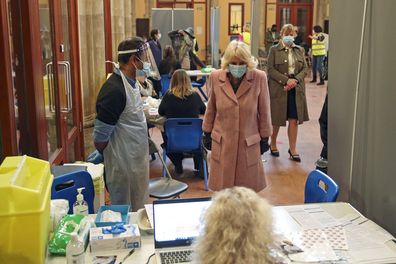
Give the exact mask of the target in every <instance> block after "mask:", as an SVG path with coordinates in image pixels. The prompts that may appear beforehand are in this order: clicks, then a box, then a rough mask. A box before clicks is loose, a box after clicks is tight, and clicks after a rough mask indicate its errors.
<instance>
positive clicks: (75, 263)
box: [66, 232, 85, 264]
mask: <svg viewBox="0 0 396 264" xmlns="http://www.w3.org/2000/svg"><path fill="white" fill-rule="evenodd" d="M66 260H67V264H84V263H85V254H84V244H83V243H82V242H81V241H79V240H78V236H77V233H76V232H73V233H72V234H71V240H70V242H69V244H67V246H66Z"/></svg>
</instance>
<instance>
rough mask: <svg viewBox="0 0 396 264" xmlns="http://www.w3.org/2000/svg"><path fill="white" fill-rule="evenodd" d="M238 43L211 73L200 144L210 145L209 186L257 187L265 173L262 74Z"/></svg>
mask: <svg viewBox="0 0 396 264" xmlns="http://www.w3.org/2000/svg"><path fill="white" fill-rule="evenodd" d="M256 65H257V61H256V60H255V59H254V58H253V57H252V55H251V54H250V49H249V47H248V46H247V45H246V44H245V43H243V42H242V41H235V40H233V41H231V42H230V44H228V46H227V48H226V50H225V52H224V56H223V58H222V59H221V69H220V70H217V71H214V72H212V74H211V75H210V77H209V82H208V83H209V87H208V90H209V91H211V93H210V97H209V102H208V107H207V110H206V113H205V118H204V122H203V131H204V132H205V136H204V145H205V147H206V148H208V149H209V148H211V149H212V153H211V157H210V173H209V174H210V178H209V189H211V190H213V191H218V190H221V189H224V188H230V187H233V186H245V187H248V188H251V189H253V190H255V191H256V192H258V191H261V190H262V189H264V188H265V186H266V182H265V176H264V168H263V162H262V161H261V154H263V153H264V152H265V151H267V150H268V137H269V136H270V135H271V134H272V125H271V113H270V96H269V92H268V85H267V76H266V74H265V72H263V71H260V70H257V69H256Z"/></svg>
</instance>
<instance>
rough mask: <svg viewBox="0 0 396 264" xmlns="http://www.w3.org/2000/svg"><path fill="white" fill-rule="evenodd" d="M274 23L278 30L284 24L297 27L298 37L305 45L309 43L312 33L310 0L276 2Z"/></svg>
mask: <svg viewBox="0 0 396 264" xmlns="http://www.w3.org/2000/svg"><path fill="white" fill-rule="evenodd" d="M276 9H277V11H276V14H277V15H276V18H277V19H276V22H277V25H278V26H279V28H282V26H283V25H284V24H293V25H295V26H297V27H298V36H299V37H300V38H301V39H302V40H303V42H305V43H306V44H309V43H311V41H310V39H309V37H308V36H309V35H310V34H311V31H312V11H313V10H312V9H313V3H312V0H278V3H277V8H276Z"/></svg>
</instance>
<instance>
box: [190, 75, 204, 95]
mask: <svg viewBox="0 0 396 264" xmlns="http://www.w3.org/2000/svg"><path fill="white" fill-rule="evenodd" d="M201 80H202V81H201V82H197V81H193V82H192V83H191V84H192V86H193V87H194V88H197V89H198V91H199V92H200V93H201V95H202V96H203V98H205V100H206V101H208V96H207V95H206V94H205V92H204V91H203V90H202V87H203V86H204V85H205V82H206V78H205V77H202V79H201Z"/></svg>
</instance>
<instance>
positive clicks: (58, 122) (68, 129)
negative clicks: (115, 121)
mask: <svg viewBox="0 0 396 264" xmlns="http://www.w3.org/2000/svg"><path fill="white" fill-rule="evenodd" d="M39 10H40V33H41V54H42V69H43V71H42V72H43V89H44V91H43V93H44V98H45V113H46V114H45V119H46V124H47V135H46V139H47V146H48V156H49V160H50V161H51V162H53V163H55V164H59V163H64V162H73V161H75V160H82V158H83V151H84V150H83V137H82V120H81V117H82V115H81V113H82V112H81V91H80V81H79V80H80V76H79V72H80V70H79V60H78V33H77V30H76V28H75V27H76V24H75V23H76V19H77V17H78V14H77V9H76V1H72V0H60V1H51V0H43V1H40V6H39Z"/></svg>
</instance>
